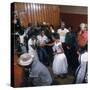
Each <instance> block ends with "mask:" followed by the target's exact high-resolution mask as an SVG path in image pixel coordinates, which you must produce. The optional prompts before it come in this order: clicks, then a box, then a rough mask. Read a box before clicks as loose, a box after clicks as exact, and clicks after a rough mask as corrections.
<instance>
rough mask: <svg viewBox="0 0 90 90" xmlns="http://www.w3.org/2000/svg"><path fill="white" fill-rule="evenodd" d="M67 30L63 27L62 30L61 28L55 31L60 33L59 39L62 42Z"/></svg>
mask: <svg viewBox="0 0 90 90" xmlns="http://www.w3.org/2000/svg"><path fill="white" fill-rule="evenodd" d="M67 32H69V30H68V29H66V28H64V30H62V29H58V30H57V33H58V34H59V35H60V41H61V42H62V43H64V42H65V37H66V33H67Z"/></svg>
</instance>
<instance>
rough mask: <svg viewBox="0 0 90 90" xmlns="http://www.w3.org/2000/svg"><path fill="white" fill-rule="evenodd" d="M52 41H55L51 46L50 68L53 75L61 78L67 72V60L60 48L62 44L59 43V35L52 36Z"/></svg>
mask: <svg viewBox="0 0 90 90" xmlns="http://www.w3.org/2000/svg"><path fill="white" fill-rule="evenodd" d="M53 40H54V41H55V42H54V46H53V52H54V61H53V66H52V69H53V73H54V74H55V75H59V76H63V75H65V74H67V72H68V70H67V69H68V64H67V58H66V56H65V54H64V50H63V48H62V43H61V42H60V37H59V35H58V34H54V37H53Z"/></svg>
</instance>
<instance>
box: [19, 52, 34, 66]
mask: <svg viewBox="0 0 90 90" xmlns="http://www.w3.org/2000/svg"><path fill="white" fill-rule="evenodd" d="M33 58H34V55H30V54H29V53H24V54H22V55H21V56H20V58H19V59H18V64H19V65H21V66H27V65H30V64H31V63H32V61H33Z"/></svg>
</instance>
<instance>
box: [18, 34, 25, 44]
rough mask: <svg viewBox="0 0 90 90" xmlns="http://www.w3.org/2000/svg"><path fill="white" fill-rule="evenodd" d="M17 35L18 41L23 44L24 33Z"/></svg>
mask: <svg viewBox="0 0 90 90" xmlns="http://www.w3.org/2000/svg"><path fill="white" fill-rule="evenodd" d="M19 37H20V43H22V44H24V37H25V34H23V35H20V36H19Z"/></svg>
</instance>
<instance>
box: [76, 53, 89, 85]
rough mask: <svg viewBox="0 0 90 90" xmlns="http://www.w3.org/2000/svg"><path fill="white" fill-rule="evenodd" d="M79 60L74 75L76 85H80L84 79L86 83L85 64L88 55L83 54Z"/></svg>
mask: <svg viewBox="0 0 90 90" xmlns="http://www.w3.org/2000/svg"><path fill="white" fill-rule="evenodd" d="M79 60H80V66H79V67H78V68H77V71H76V74H77V77H76V83H82V82H83V80H84V78H85V79H86V82H87V72H86V68H87V62H88V53H87V52H85V53H83V54H81V55H80V56H79Z"/></svg>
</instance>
